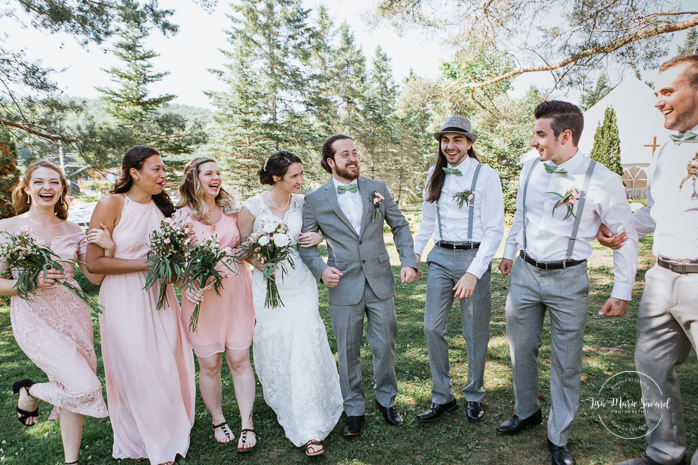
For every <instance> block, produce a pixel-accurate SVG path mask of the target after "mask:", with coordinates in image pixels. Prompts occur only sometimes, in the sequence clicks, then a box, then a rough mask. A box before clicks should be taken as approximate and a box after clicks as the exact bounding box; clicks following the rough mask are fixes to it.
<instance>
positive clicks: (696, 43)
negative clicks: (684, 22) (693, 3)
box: [677, 27, 698, 54]
mask: <svg viewBox="0 0 698 465" xmlns="http://www.w3.org/2000/svg"><path fill="white" fill-rule="evenodd" d="M677 51H678V52H679V53H680V54H683V53H698V28H695V27H694V28H693V29H689V30H688V34H686V41H685V42H684V43H683V46H681V47H679V48H678V50H677Z"/></svg>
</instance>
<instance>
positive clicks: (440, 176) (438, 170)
mask: <svg viewBox="0 0 698 465" xmlns="http://www.w3.org/2000/svg"><path fill="white" fill-rule="evenodd" d="M468 156H469V157H472V158H474V159H476V160H477V161H479V162H481V159H480V155H478V154H477V152H476V151H475V149H474V148H473V146H472V145H471V146H470V148H469V149H468ZM447 166H448V160H446V155H444V153H443V152H442V151H441V139H439V147H438V148H437V149H436V166H434V172H433V173H431V179H430V180H429V184H428V185H427V194H428V195H427V202H438V201H439V197H441V189H443V187H444V183H445V182H446V173H444V170H443V169H442V168H446V167H447Z"/></svg>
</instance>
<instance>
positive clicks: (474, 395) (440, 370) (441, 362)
mask: <svg viewBox="0 0 698 465" xmlns="http://www.w3.org/2000/svg"><path fill="white" fill-rule="evenodd" d="M476 253H477V250H448V249H444V248H441V247H434V249H433V250H432V251H431V252H430V253H429V256H428V257H427V263H428V264H429V274H428V275H427V301H426V308H425V310H424V335H425V336H426V339H427V349H428V351H429V365H430V366H431V378H432V380H433V382H434V387H433V389H432V391H431V400H432V402H435V403H437V404H444V403H446V402H450V401H451V400H453V398H454V397H453V393H452V392H451V378H450V377H449V376H448V372H449V359H448V342H447V341H446V324H447V321H448V315H449V313H451V306H452V305H453V299H454V291H453V288H454V287H455V285H456V283H457V282H458V280H460V279H461V278H462V277H463V275H464V274H465V272H466V271H467V270H468V266H470V263H471V262H472V261H473V258H475V254H476ZM491 281H492V274H491V272H490V270H487V271H486V272H485V273H484V274H483V275H482V277H481V278H480V279H479V280H478V283H477V285H476V286H475V291H474V292H473V296H472V297H471V298H470V299H463V300H461V301H460V313H461V320H462V323H463V338H464V339H465V343H466V346H467V350H468V385H467V386H466V387H465V389H463V394H464V395H465V398H466V399H467V400H468V401H469V402H482V399H483V398H484V397H485V389H484V383H485V361H486V359H487V344H488V343H489V340H490V314H491V307H492V305H491V304H492V301H491V291H492V285H491Z"/></svg>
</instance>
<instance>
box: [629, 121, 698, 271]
mask: <svg viewBox="0 0 698 465" xmlns="http://www.w3.org/2000/svg"><path fill="white" fill-rule="evenodd" d="M691 132H694V133H697V134H698V126H696V127H695V128H693V129H692V130H691ZM697 156H698V143H696V142H684V143H682V144H681V145H676V144H674V142H672V141H669V142H666V143H665V144H664V145H662V148H661V149H660V150H659V153H658V154H657V155H655V156H654V157H653V158H652V163H651V164H650V168H649V172H648V173H647V179H648V185H647V208H643V209H640V210H638V211H637V212H635V214H634V215H633V221H634V222H635V228H636V229H637V232H638V233H639V234H640V235H641V236H644V235H645V234H649V233H651V232H654V243H653V245H652V252H653V253H654V254H655V255H657V256H660V257H662V258H668V259H673V260H698V234H697V233H696V231H698V199H697V200H692V199H691V197H692V196H693V180H692V179H690V178H689V179H688V180H687V181H686V182H685V183H684V184H683V188H681V189H679V185H680V184H681V181H682V180H683V178H685V177H686V176H687V175H688V171H687V169H686V167H687V165H688V162H689V161H691V160H692V159H693V158H695V157H697ZM696 192H698V182H697V183H696Z"/></svg>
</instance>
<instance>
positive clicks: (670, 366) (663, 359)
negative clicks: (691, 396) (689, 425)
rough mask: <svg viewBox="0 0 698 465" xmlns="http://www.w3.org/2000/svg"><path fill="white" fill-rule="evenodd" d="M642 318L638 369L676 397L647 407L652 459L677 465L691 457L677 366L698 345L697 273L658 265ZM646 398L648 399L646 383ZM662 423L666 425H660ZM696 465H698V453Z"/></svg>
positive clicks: (650, 275) (639, 319)
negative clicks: (665, 405) (665, 404)
mask: <svg viewBox="0 0 698 465" xmlns="http://www.w3.org/2000/svg"><path fill="white" fill-rule="evenodd" d="M645 280H646V285H645V292H644V293H643V294H642V301H641V302H640V309H639V310H638V316H637V344H636V346H635V365H636V366H637V371H639V372H640V373H644V374H646V375H647V376H649V377H650V378H652V379H653V380H654V382H655V383H657V384H658V385H659V388H660V389H661V391H662V395H663V396H666V397H667V398H670V399H671V408H670V409H669V410H668V411H667V410H666V409H658V408H645V418H646V419H647V424H648V426H649V431H651V432H650V433H649V434H648V435H647V436H646V438H647V442H648V443H649V447H648V448H647V455H649V456H650V457H651V458H652V459H654V460H655V461H657V462H659V463H666V464H669V465H673V464H675V463H677V462H678V461H679V460H681V458H682V457H683V456H684V455H685V454H686V426H685V425H684V421H683V409H682V407H681V392H680V390H679V380H678V377H677V376H676V370H675V368H676V365H678V364H680V363H682V362H683V361H685V360H686V358H687V357H688V354H689V352H690V350H691V345H693V347H698V346H696V342H698V274H685V275H683V274H679V273H673V272H671V271H669V270H666V269H664V268H661V267H659V266H654V267H653V268H652V269H651V270H649V271H648V272H647V274H646V275H645ZM642 387H643V389H642V394H643V397H647V396H648V394H647V393H646V387H645V384H644V383H643V384H642ZM660 420H661V421H660ZM691 464H692V465H698V452H696V453H695V454H693V459H692V460H691Z"/></svg>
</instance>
